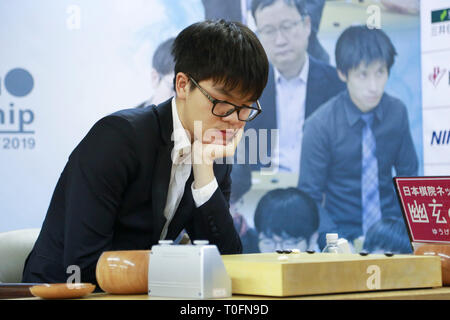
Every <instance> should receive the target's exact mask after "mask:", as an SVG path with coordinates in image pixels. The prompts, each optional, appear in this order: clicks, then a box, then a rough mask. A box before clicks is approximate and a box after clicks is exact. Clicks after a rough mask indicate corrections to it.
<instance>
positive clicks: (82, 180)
mask: <svg viewBox="0 0 450 320" xmlns="http://www.w3.org/2000/svg"><path fill="white" fill-rule="evenodd" d="M127 126H129V125H128V123H127V122H126V121H125V120H124V119H121V118H118V117H107V118H104V119H102V120H100V121H99V122H98V123H97V124H96V125H95V126H94V127H93V128H92V129H91V131H90V132H89V133H88V135H87V136H86V137H85V138H84V139H83V141H82V142H81V143H80V145H79V146H78V147H77V148H76V149H75V151H74V152H73V153H72V155H71V157H70V159H69V163H68V166H69V167H68V172H67V175H68V176H67V185H66V189H65V190H66V192H65V209H66V210H65V211H66V218H65V238H64V257H63V261H64V267H65V268H67V266H69V265H77V266H79V267H80V269H81V278H82V281H83V282H93V283H95V282H96V281H95V267H96V263H97V260H98V258H99V257H100V255H101V253H102V252H103V251H107V250H113V248H112V239H113V236H114V224H115V220H116V215H117V212H118V211H119V206H120V204H121V200H122V196H123V193H124V191H125V188H126V186H127V185H128V183H129V180H130V179H132V176H133V174H134V173H135V171H136V160H135V159H136V155H135V154H134V152H135V151H134V150H135V147H134V145H133V131H132V130H131V127H129V128H127ZM127 129H128V130H127Z"/></svg>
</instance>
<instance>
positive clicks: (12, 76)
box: [5, 68, 34, 97]
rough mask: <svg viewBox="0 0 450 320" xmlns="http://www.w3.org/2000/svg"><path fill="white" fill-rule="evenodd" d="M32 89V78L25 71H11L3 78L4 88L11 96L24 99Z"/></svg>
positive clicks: (16, 69) (19, 69) (18, 69)
mask: <svg viewBox="0 0 450 320" xmlns="http://www.w3.org/2000/svg"><path fill="white" fill-rule="evenodd" d="M33 87H34V80H33V77H32V76H31V74H30V73H29V72H28V71H27V70H25V69H21V68H15V69H12V70H11V71H9V72H8V73H7V74H6V76H5V88H6V90H8V92H9V93H10V94H11V95H13V96H16V97H24V96H26V95H27V94H29V93H30V92H31V90H33Z"/></svg>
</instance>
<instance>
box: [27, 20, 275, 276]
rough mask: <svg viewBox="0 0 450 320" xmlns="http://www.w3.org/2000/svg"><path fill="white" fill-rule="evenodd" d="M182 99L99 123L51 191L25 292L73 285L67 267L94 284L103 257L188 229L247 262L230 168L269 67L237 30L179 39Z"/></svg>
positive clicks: (200, 29) (219, 25)
mask: <svg viewBox="0 0 450 320" xmlns="http://www.w3.org/2000/svg"><path fill="white" fill-rule="evenodd" d="M172 52H173V56H174V59H175V78H174V86H175V92H176V96H175V97H174V98H172V99H170V100H168V101H166V102H163V103H161V104H160V105H158V106H154V105H152V106H148V107H144V108H133V109H127V110H122V111H118V112H116V113H114V114H112V115H109V116H107V117H105V118H103V119H101V120H100V121H98V122H97V123H96V124H95V125H94V127H93V128H92V129H91V130H90V131H89V133H88V134H87V135H86V137H85V138H84V139H83V140H82V141H81V143H80V144H79V145H78V146H77V147H76V148H75V150H74V151H73V152H72V154H71V155H70V157H69V161H68V163H67V165H66V167H65V168H64V171H63V172H62V174H61V177H60V179H59V181H58V183H57V186H56V189H55V191H54V194H53V197H52V200H51V203H50V207H49V209H48V212H47V215H46V218H45V221H44V223H43V226H42V230H41V233H40V235H39V238H38V240H37V242H36V243H35V246H34V248H33V250H32V252H31V253H30V255H29V256H28V258H27V261H26V263H25V268H24V273H23V281H24V282H47V283H56V282H66V281H67V278H68V276H70V274H67V273H66V271H67V268H68V267H69V266H73V265H75V266H78V267H79V268H80V271H81V281H82V282H91V283H96V277H95V267H96V263H97V260H98V258H99V257H100V255H101V253H102V252H104V251H110V250H145V249H150V248H151V247H152V245H154V244H157V243H158V241H159V240H161V239H176V238H177V236H178V235H179V233H180V232H181V231H182V230H183V229H185V230H186V231H187V233H188V235H189V237H190V239H191V240H196V239H205V240H208V241H209V242H210V243H211V244H215V245H217V247H218V249H219V251H220V252H221V253H222V254H231V253H240V252H241V251H242V245H241V241H240V239H239V236H238V234H237V233H236V231H235V229H234V227H233V220H232V217H231V215H230V212H229V196H230V187H231V180H230V171H231V165H227V164H217V163H214V160H215V159H218V158H221V157H229V156H233V154H234V152H235V149H236V145H237V143H238V142H239V140H240V138H241V136H242V131H243V127H244V125H245V123H246V121H250V120H252V119H253V118H254V117H255V116H257V115H258V114H259V113H260V111H261V110H260V107H259V103H258V102H257V99H258V98H259V96H260V95H261V93H262V91H263V89H264V87H265V85H266V82H267V75H268V60H267V57H266V54H265V52H264V49H263V47H262V46H261V44H260V43H259V41H258V39H257V37H256V36H255V35H254V34H253V32H252V31H251V30H249V29H248V28H247V27H245V26H243V25H242V24H240V23H230V22H226V21H223V20H221V21H215V22H211V21H205V22H199V23H196V24H193V25H191V26H189V27H187V28H186V29H184V30H183V31H182V32H181V33H180V34H179V35H178V36H177V38H176V39H175V42H174V46H173V50H172Z"/></svg>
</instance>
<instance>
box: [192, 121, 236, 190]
mask: <svg viewBox="0 0 450 320" xmlns="http://www.w3.org/2000/svg"><path fill="white" fill-rule="evenodd" d="M243 132H244V128H240V129H238V130H237V132H236V133H235V134H234V136H232V138H231V139H230V141H229V142H228V143H226V144H224V143H223V141H224V140H222V138H223V136H222V137H218V139H214V140H213V141H212V142H210V143H205V142H202V141H201V140H197V139H195V140H194V142H193V143H192V169H193V171H194V189H199V188H201V187H203V186H205V185H207V184H208V183H210V182H211V181H212V180H213V179H214V171H213V163H214V160H215V159H218V158H228V157H234V154H235V152H236V148H237V145H238V144H239V141H240V140H241V138H242V134H243ZM218 134H219V135H221V134H220V131H219V133H218ZM216 141H217V142H218V143H214V142H216Z"/></svg>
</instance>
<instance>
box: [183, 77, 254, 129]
mask: <svg viewBox="0 0 450 320" xmlns="http://www.w3.org/2000/svg"><path fill="white" fill-rule="evenodd" d="M188 77H189V79H190V80H191V81H192V83H193V84H194V85H195V86H196V87H197V88H198V89H199V90H200V92H201V93H203V95H204V96H205V97H206V98H208V100H209V101H211V103H212V104H213V107H212V109H211V112H212V114H213V115H215V116H217V117H221V118H224V117H228V116H229V115H230V114H232V113H233V112H235V111H236V112H237V114H238V119H239V120H240V121H245V122H249V121H252V120H253V119H255V118H256V116H257V115H259V114H260V113H261V112H262V110H261V105H260V104H259V101H258V100H256V102H254V103H252V104H251V105H250V106H246V105H243V106H238V105H235V104H234V103H231V102H228V101H225V100H219V99H215V98H213V97H212V96H211V95H210V94H209V93H208V92H206V90H205V89H203V88H202V87H201V86H200V85H199V84H198V83H197V81H195V80H194V79H193V78H192V77H191V76H190V75H188Z"/></svg>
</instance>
